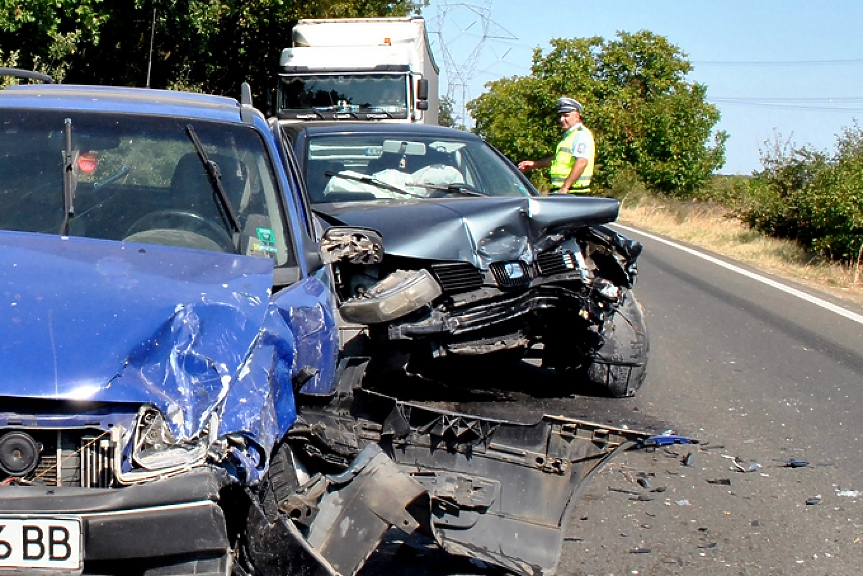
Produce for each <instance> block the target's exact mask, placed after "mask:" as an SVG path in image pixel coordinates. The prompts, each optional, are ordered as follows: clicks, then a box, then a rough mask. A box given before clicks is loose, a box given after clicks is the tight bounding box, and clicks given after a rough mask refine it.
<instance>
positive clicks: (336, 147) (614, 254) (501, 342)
mask: <svg viewBox="0 0 863 576" xmlns="http://www.w3.org/2000/svg"><path fill="white" fill-rule="evenodd" d="M282 129H283V132H284V133H285V135H286V137H287V138H288V139H289V140H290V141H291V142H292V143H293V146H294V150H295V153H296V156H297V158H298V160H299V162H300V164H301V169H302V172H303V174H304V176H305V181H306V185H307V187H308V194H309V197H310V199H311V203H312V205H313V206H312V207H313V209H314V211H315V212H316V213H317V214H318V215H319V216H320V217H321V218H322V219H323V220H324V221H325V222H326V223H327V224H328V225H351V226H363V227H368V228H372V229H374V230H377V231H378V232H380V233H381V235H382V237H383V240H384V245H385V257H384V258H383V260H382V261H381V263H380V264H378V265H374V266H365V265H363V266H353V265H351V264H342V265H339V266H337V268H336V271H335V280H336V288H337V292H338V295H339V297H340V300H341V306H340V310H341V316H342V319H343V320H344V321H345V322H346V323H347V324H349V325H353V326H348V327H349V328H356V326H360V327H362V329H363V330H364V331H365V332H366V333H367V336H368V340H369V346H368V350H369V353H370V354H371V357H372V359H373V367H374V366H377V367H378V368H379V369H380V370H381V371H389V370H410V371H412V372H423V370H424V369H425V368H427V367H429V366H433V365H434V362H435V359H438V358H442V357H447V356H455V357H465V356H491V355H496V354H500V353H506V354H508V355H510V356H511V355H517V356H518V357H525V356H539V357H541V358H542V362H543V365H544V366H546V367H548V368H551V369H554V370H556V371H558V372H560V373H561V374H563V375H564V377H565V378H566V379H567V381H570V382H571V383H572V386H573V387H575V386H577V385H578V383H580V382H592V383H594V384H598V385H600V386H602V387H604V389H605V390H606V391H607V392H608V393H609V394H610V395H612V396H632V395H634V394H635V392H636V390H637V389H638V388H639V387H640V386H641V385H642V383H643V382H644V380H645V377H646V373H647V360H648V352H649V340H648V335H647V331H646V328H645V325H644V318H643V315H642V312H641V309H640V308H639V305H638V303H637V301H636V299H635V295H634V293H633V291H632V288H633V285H634V284H635V279H636V271H637V270H636V261H637V259H638V257H639V255H640V253H641V245H640V244H639V243H637V242H634V241H632V240H630V239H628V238H626V237H625V236H623V235H621V234H619V233H617V232H615V231H614V230H612V229H611V228H609V227H607V226H606V224H608V223H610V222H613V221H614V220H615V219H616V218H617V215H618V209H619V203H618V202H617V200H614V199H609V198H592V197H576V196H573V195H556V196H540V195H539V194H538V193H537V191H536V190H535V189H534V188H533V186H532V185H531V184H530V182H529V181H528V180H527V179H525V178H524V177H523V176H522V175H521V173H519V171H518V170H517V169H516V168H515V166H513V165H512V163H511V162H509V161H508V160H507V159H506V158H505V157H503V156H502V155H501V154H500V153H499V152H498V151H497V150H495V149H494V148H493V147H491V146H489V145H488V144H487V143H485V142H484V141H482V140H481V139H480V138H479V137H477V136H475V135H473V134H470V133H467V132H464V131H461V130H455V129H451V128H443V127H440V126H427V125H417V124H410V125H409V124H373V123H348V122H329V123H327V122H315V123H311V124H310V123H302V124H294V123H289V122H283V123H282Z"/></svg>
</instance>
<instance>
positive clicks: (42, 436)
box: [0, 430, 115, 488]
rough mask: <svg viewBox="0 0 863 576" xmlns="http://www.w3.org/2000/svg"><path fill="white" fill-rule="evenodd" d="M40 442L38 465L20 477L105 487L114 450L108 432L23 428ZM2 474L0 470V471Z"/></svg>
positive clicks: (111, 477) (110, 475) (111, 478)
mask: <svg viewBox="0 0 863 576" xmlns="http://www.w3.org/2000/svg"><path fill="white" fill-rule="evenodd" d="M26 432H27V434H29V435H30V436H32V437H33V439H34V440H36V442H38V443H39V444H40V445H41V453H40V458H39V464H38V465H37V466H36V468H35V469H34V470H33V471H32V472H30V473H29V474H27V476H26V477H25V478H23V479H22V480H23V481H24V482H25V483H32V484H40V485H45V486H80V487H84V488H108V487H110V486H112V485H113V484H114V473H113V464H114V457H115V451H114V449H113V446H112V444H111V439H110V437H109V436H108V434H101V433H100V432H98V431H96V434H93V433H92V432H93V431H82V430H38V431H33V430H27V431H26ZM0 476H2V473H0Z"/></svg>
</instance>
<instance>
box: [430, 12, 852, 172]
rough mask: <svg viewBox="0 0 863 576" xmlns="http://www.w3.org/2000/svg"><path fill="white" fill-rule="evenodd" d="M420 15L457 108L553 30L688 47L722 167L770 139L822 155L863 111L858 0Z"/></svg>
mask: <svg viewBox="0 0 863 576" xmlns="http://www.w3.org/2000/svg"><path fill="white" fill-rule="evenodd" d="M422 14H423V16H424V17H425V19H426V26H427V28H428V30H429V33H430V36H431V43H432V52H433V53H434V56H435V59H436V61H437V63H438V66H439V67H440V69H441V84H440V93H441V95H448V96H450V97H451V98H453V100H454V102H455V110H456V113H457V114H458V113H461V112H462V111H463V108H462V104H463V102H465V101H467V100H470V99H472V98H476V97H477V96H480V95H481V94H483V93H484V92H485V91H486V88H485V84H486V83H487V82H490V81H492V80H496V79H498V78H501V77H511V76H527V75H529V74H530V66H531V63H532V58H533V50H534V49H535V48H540V49H541V50H542V52H543V54H546V53H547V52H548V51H549V50H550V48H551V46H550V44H549V40H550V39H552V38H585V37H592V36H601V37H603V38H605V39H606V40H611V39H614V38H615V37H616V34H617V32H619V31H620V32H629V33H634V32H638V31H639V30H648V31H650V32H653V33H655V34H659V35H661V36H664V37H665V38H666V39H668V41H669V42H671V43H672V44H674V45H675V46H676V47H677V48H678V49H679V50H681V51H682V52H684V53H685V54H686V58H687V59H688V60H689V62H690V63H691V64H692V65H693V71H692V72H690V74H689V75H688V76H687V78H686V79H687V81H688V82H697V83H699V84H704V85H706V86H707V101H708V102H710V103H712V104H715V105H716V106H717V107H718V108H719V111H720V113H721V120H720V122H719V123H718V125H717V129H719V130H724V131H726V132H727V133H728V134H729V138H728V141H727V143H726V162H725V166H724V167H723V168H721V169H720V170H719V172H720V173H723V174H751V173H752V172H753V171H756V170H759V169H760V168H761V154H762V151H764V150H767V149H769V148H773V147H774V146H775V145H777V144H778V145H780V146H788V145H789V144H790V145H794V146H796V147H800V146H803V145H806V146H808V147H810V148H813V149H815V150H821V151H824V152H827V153H830V154H832V153H833V152H835V151H836V138H837V135H839V134H841V133H842V132H843V131H844V130H845V129H853V128H854V126H855V122H856V121H857V119H863V2H861V1H860V0H853V1H852V0H822V1H821V2H812V1H811V0H810V1H808V2H802V1H798V0H785V1H778V0H772V1H767V0H762V1H759V0H750V1H748V2H743V1H737V0H725V1H722V2H716V1H713V2H711V1H707V0H702V1H698V0H694V1H690V2H685V1H683V0H680V1H677V2H673V1H669V0H662V1H660V0H596V1H594V2H563V1H559V0H552V1H548V0H545V1H544V0H430V4H429V6H428V7H426V8H424V9H423V11H422ZM585 116H586V118H589V110H586V112H585ZM467 123H468V124H470V119H468V122H467ZM588 127H589V125H588Z"/></svg>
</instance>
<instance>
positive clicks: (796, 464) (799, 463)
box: [785, 458, 809, 468]
mask: <svg viewBox="0 0 863 576" xmlns="http://www.w3.org/2000/svg"><path fill="white" fill-rule="evenodd" d="M807 466H809V462H806V461H805V460H798V459H797V458H791V459H790V460H788V461H787V462H786V463H785V467H786V468H806V467H807Z"/></svg>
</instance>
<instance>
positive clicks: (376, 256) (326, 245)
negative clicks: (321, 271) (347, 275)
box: [320, 226, 384, 265]
mask: <svg viewBox="0 0 863 576" xmlns="http://www.w3.org/2000/svg"><path fill="white" fill-rule="evenodd" d="M320 252H321V259H322V260H323V261H324V264H332V263H334V262H341V261H346V262H349V263H351V264H363V265H371V264H379V263H380V261H381V260H383V258H384V243H383V240H382V239H381V235H380V232H378V231H376V230H372V229H371V228H355V227H352V226H332V227H330V228H327V229H326V230H325V231H324V234H323V237H322V238H321V248H320Z"/></svg>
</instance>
